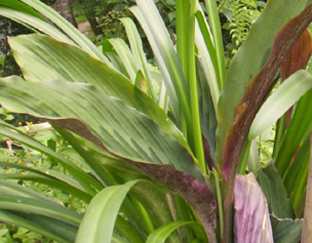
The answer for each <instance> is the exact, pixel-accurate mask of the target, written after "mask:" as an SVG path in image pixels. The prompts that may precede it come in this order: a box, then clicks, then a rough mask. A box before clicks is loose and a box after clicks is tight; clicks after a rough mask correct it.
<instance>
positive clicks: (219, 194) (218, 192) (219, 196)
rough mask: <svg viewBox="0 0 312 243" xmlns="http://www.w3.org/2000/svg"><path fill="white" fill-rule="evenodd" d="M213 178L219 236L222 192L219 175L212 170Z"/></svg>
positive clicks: (221, 220)
mask: <svg viewBox="0 0 312 243" xmlns="http://www.w3.org/2000/svg"><path fill="white" fill-rule="evenodd" d="M213 178H214V182H215V190H216V195H217V205H218V219H219V236H220V238H221V237H222V236H223V231H224V215H223V202H222V192H221V186H220V177H219V174H218V172H217V171H216V170H215V169H214V170H213Z"/></svg>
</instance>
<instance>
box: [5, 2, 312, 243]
mask: <svg viewBox="0 0 312 243" xmlns="http://www.w3.org/2000/svg"><path fill="white" fill-rule="evenodd" d="M205 3H206V5H205V6H203V5H200V4H199V3H198V2H197V1H195V0H193V1H191V0H190V1H182V0H178V1H177V2H176V44H175V43H174V42H173V41H172V40H171V38H170V35H169V33H168V31H167V29H166V26H165V25H164V22H163V20H162V18H161V16H160V14H159V12H158V10H157V8H156V6H155V4H154V2H153V0H137V1H136V6H133V7H131V9H130V10H131V12H132V13H133V14H134V16H135V17H136V19H137V20H138V22H139V23H140V25H141V27H142V29H143V30H144V32H145V34H146V36H147V38H148V40H149V44H150V46H151V48H152V50H153V53H154V56H155V60H156V62H157V66H154V65H152V64H151V63H150V62H148V61H147V59H146V57H145V54H144V51H143V47H142V41H141V39H140V36H139V34H138V30H137V28H136V26H135V24H134V22H133V21H132V20H131V19H129V18H124V19H122V23H123V24H124V26H125V30H126V32H127V36H128V40H129V45H128V44H127V43H126V42H124V41H122V40H121V39H112V40H108V42H105V43H104V46H103V51H102V48H98V47H96V46H94V45H93V44H92V42H90V41H89V40H88V39H87V38H86V37H85V36H83V35H82V34H81V33H79V32H78V31H77V30H76V29H75V28H74V27H73V26H72V25H70V24H69V23H68V22H66V21H65V20H64V19H63V18H61V17H60V16H59V15H58V14H57V13H56V12H54V11H53V10H52V9H50V8H49V7H47V6H46V5H44V4H43V3H41V2H40V1H37V0H9V1H8V0H0V6H1V8H0V15H2V16H5V17H7V18H11V19H12V20H14V21H17V22H19V23H22V24H24V25H26V26H28V27H30V28H32V29H34V30H36V31H37V32H38V33H35V34H31V35H21V36H18V37H13V38H10V39H9V44H10V46H11V48H12V50H13V54H14V57H15V59H16V61H17V63H18V64H19V66H20V68H21V70H22V73H23V78H21V77H16V76H13V77H9V78H2V79H1V80H0V86H1V89H0V103H1V104H2V105H3V107H5V108H6V109H7V110H9V111H11V112H17V113H26V114H31V115H32V116H35V117H38V118H40V120H41V121H42V122H48V123H49V124H50V125H51V126H52V128H53V129H55V131H57V133H58V134H60V135H61V136H62V137H63V139H64V140H66V141H67V142H68V143H69V144H70V146H71V148H72V151H73V153H72V154H70V155H69V156H64V154H62V153H59V152H58V151H55V150H53V149H51V148H50V147H48V146H45V145H44V144H42V143H40V142H39V141H38V140H36V139H35V138H33V137H31V136H29V135H28V134H27V133H25V131H23V130H22V129H21V128H16V127H14V126H11V125H9V124H7V123H5V122H3V121H2V122H0V135H1V136H4V137H8V138H10V139H12V140H13V141H15V142H17V143H19V144H21V145H22V146H24V147H28V148H31V149H33V150H36V151H39V152H40V153H42V154H44V155H45V156H48V157H49V158H51V159H53V160H54V161H56V162H57V163H59V164H60V165H62V166H63V167H64V169H65V170H66V173H65V174H64V173H59V172H56V171H50V170H42V169H40V168H37V167H35V168H34V167H31V168H30V167H28V166H23V165H18V164H15V163H5V162H1V163H0V164H1V166H2V167H5V168H10V167H12V168H15V169H18V170H20V171H23V172H24V173H22V174H18V175H16V174H5V175H1V180H0V192H1V196H0V209H1V210H0V220H1V221H5V222H8V223H14V224H17V225H21V226H23V227H26V228H29V229H32V230H34V231H37V232H39V233H41V234H44V235H46V236H47V237H51V238H52V239H55V240H57V241H60V242H73V241H75V240H76V242H78V243H80V242H81V243H85V242H101V243H102V242H138V243H140V242H148V243H150V242H165V241H166V240H167V238H168V240H169V242H207V241H209V242H210V243H213V242H226V243H227V242H233V241H234V240H235V241H236V242H289V243H292V242H299V239H300V232H301V228H302V224H303V226H304V227H303V229H304V230H303V234H302V242H303V243H306V242H311V231H310V229H309V227H308V226H309V224H308V223H309V220H310V218H309V217H308V215H309V213H310V212H311V209H310V208H309V207H310V206H309V205H311V202H310V200H311V195H310V190H311V189H310V188H311V187H310V186H309V187H308V192H309V193H308V194H307V195H308V196H307V198H306V200H307V203H304V200H305V191H306V183H307V177H308V171H309V170H308V167H309V161H310V140H309V136H310V133H311V127H312V126H311V124H312V123H311V118H312V117H311V115H310V114H312V113H311V112H310V109H312V105H310V102H311V101H312V99H311V97H310V96H311V95H312V94H311V92H312V91H311V87H312V76H311V74H310V73H309V71H305V70H300V71H298V70H299V69H302V68H304V66H305V65H306V63H307V61H308V59H309V57H310V54H311V39H310V35H309V33H308V32H307V31H306V29H307V27H308V25H309V23H310V21H312V4H311V1H309V0H302V1H292V0H275V1H270V2H269V3H268V5H267V7H266V8H265V9H264V10H263V13H262V15H261V16H260V17H259V18H258V19H257V21H256V23H255V24H254V25H253V27H252V29H251V31H250V34H249V37H248V39H247V40H246V41H245V42H244V43H243V44H242V46H241V47H240V49H239V50H238V52H237V53H236V55H235V56H234V57H233V60H232V61H231V64H230V66H229V68H228V69H226V68H225V65H224V63H225V61H224V50H223V42H222V33H221V27H220V26H221V24H220V21H219V16H218V11H217V5H216V2H215V1H208V0H207V1H205ZM203 8H207V12H208V19H207V18H206V16H205V14H204V13H205V12H204V11H203ZM298 57H300V58H298ZM279 69H281V72H280V73H281V77H282V79H283V82H280V84H279V85H278V86H276V88H275V89H274V90H273V87H275V84H276V83H277V82H278V81H279V78H278V75H277V74H278V72H279ZM272 90H273V92H272V94H270V93H271V91H272ZM284 114H285V115H284ZM276 123H277V132H276V137H275V140H274V151H273V154H272V160H273V162H272V163H270V164H267V165H265V168H263V166H262V165H261V164H260V163H259V161H258V160H257V159H254V158H253V157H252V156H250V155H252V151H253V148H254V145H255V143H254V142H253V141H255V139H256V138H257V137H258V136H260V135H261V134H263V132H264V131H265V130H267V129H270V128H271V127H272V126H273V125H274V124H276ZM16 179H17V180H30V181H36V182H40V183H43V184H47V185H49V186H51V187H54V188H58V189H61V190H62V191H66V192H68V193H70V194H71V195H73V196H74V197H76V198H79V199H81V200H82V201H84V202H85V203H86V204H88V208H87V210H86V212H85V214H84V215H83V214H81V213H78V212H76V211H74V210H73V209H70V208H68V207H64V206H63V205H60V204H59V203H57V202H56V201H55V200H53V198H52V199H51V198H48V197H46V196H44V195H41V194H39V193H37V192H34V191H33V190H32V189H30V188H28V187H24V186H21V185H19V184H18V183H14V182H12V181H9V180H16ZM311 183H312V182H311ZM309 185H310V184H309ZM305 207H307V208H306V210H305V214H306V217H305V220H304V222H303V221H302V220H301V218H302V216H303V210H304V208H305ZM233 233H234V234H233Z"/></svg>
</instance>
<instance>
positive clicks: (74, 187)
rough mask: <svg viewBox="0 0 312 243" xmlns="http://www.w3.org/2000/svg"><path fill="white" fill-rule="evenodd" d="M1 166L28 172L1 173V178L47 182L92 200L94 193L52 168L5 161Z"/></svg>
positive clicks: (84, 198)
mask: <svg viewBox="0 0 312 243" xmlns="http://www.w3.org/2000/svg"><path fill="white" fill-rule="evenodd" d="M0 167H3V168H5V169H7V168H15V169H19V170H20V171H26V172H28V173H27V174H26V175H25V174H11V173H5V174H0V179H6V180H7V179H16V180H19V179H21V180H30V181H34V182H38V183H42V184H46V185H48V186H50V187H53V188H57V189H60V190H62V191H66V192H69V193H71V194H72V195H74V196H75V197H78V198H80V199H82V200H84V201H86V202H88V201H90V200H91V197H92V195H90V194H88V193H86V192H84V190H83V188H82V187H81V186H80V185H79V183H77V182H76V181H75V180H73V179H72V178H70V177H69V176H66V175H64V174H62V173H58V172H56V171H52V170H47V169H45V170H42V169H39V168H32V167H27V166H22V165H18V164H16V163H5V162H0Z"/></svg>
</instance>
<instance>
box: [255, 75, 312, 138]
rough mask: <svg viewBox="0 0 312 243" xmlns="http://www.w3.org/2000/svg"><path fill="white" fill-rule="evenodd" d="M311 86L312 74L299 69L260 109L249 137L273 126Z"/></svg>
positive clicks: (258, 134)
mask: <svg viewBox="0 0 312 243" xmlns="http://www.w3.org/2000/svg"><path fill="white" fill-rule="evenodd" d="M311 88H312V76H311V74H310V73H309V72H307V71H303V70H302V71H298V72H296V73H295V74H293V75H292V76H290V77H289V78H288V79H287V80H285V81H284V82H283V83H282V84H281V85H280V86H279V87H278V88H277V89H276V90H275V91H274V92H273V94H272V95H271V96H269V98H268V99H267V100H266V101H265V103H264V104H263V105H262V107H261V109H260V110H259V111H258V113H257V116H256V118H255V119H254V121H253V124H252V126H251V128H250V132H249V138H250V139H253V138H255V137H257V136H260V135H261V134H262V133H263V132H265V131H266V130H267V129H268V128H270V127H272V126H273V125H274V123H275V122H277V120H278V119H279V118H280V117H282V115H283V114H284V113H285V112H286V111H287V110H289V109H290V108H291V107H292V106H293V105H294V104H295V103H296V102H297V101H298V100H299V99H300V98H301V97H302V96H303V95H304V94H305V93H306V92H308V91H309V90H310V89H311Z"/></svg>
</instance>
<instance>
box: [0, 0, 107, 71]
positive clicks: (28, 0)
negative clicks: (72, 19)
mask: <svg viewBox="0 0 312 243" xmlns="http://www.w3.org/2000/svg"><path fill="white" fill-rule="evenodd" d="M3 1H4V2H3ZM6 2H7V1H6V0H2V1H1V2H0V6H5V7H13V9H14V6H15V4H16V3H15V2H16V1H15V0H14V1H13V2H12V4H10V3H6ZM18 4H19V5H23V6H25V5H26V6H27V8H30V9H34V10H35V11H36V13H37V14H38V15H39V16H41V17H43V18H47V19H49V20H50V21H51V22H52V23H53V24H54V25H56V26H57V27H58V28H59V29H60V30H62V31H63V32H64V33H66V35H67V36H68V37H69V38H70V39H72V40H73V41H74V42H75V43H76V44H77V45H78V46H80V48H82V49H83V50H84V51H85V52H87V53H89V54H90V55H92V56H94V57H96V58H98V59H100V60H101V61H103V62H104V63H106V64H107V65H109V66H111V64H110V62H109V60H108V59H107V58H106V57H105V56H104V55H103V54H102V53H101V52H100V51H99V50H98V49H97V47H96V46H95V45H94V44H93V43H92V41H91V40H89V39H88V37H86V36H85V35H84V34H82V33H81V32H80V31H79V30H78V29H76V28H75V27H74V26H73V25H72V24H71V23H69V22H68V21H66V20H65V19H64V18H63V17H62V16H61V15H60V14H59V13H58V12H56V11H55V10H54V9H52V8H51V7H49V6H48V5H46V4H44V3H43V2H41V1H38V0H19V3H18ZM18 10H20V8H19V9H18ZM28 24H31V22H28ZM32 27H33V28H34V29H37V28H38V26H37V24H36V23H35V22H33V26H32Z"/></svg>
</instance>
